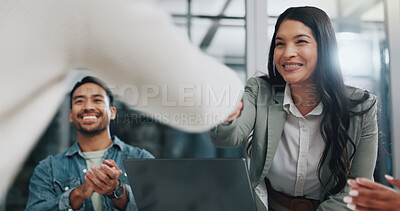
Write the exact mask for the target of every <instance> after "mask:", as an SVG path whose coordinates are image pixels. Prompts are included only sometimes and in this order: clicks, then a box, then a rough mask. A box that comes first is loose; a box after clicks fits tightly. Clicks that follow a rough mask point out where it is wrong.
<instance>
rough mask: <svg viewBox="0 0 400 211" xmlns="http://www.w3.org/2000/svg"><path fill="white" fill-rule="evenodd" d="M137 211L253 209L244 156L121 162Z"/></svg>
mask: <svg viewBox="0 0 400 211" xmlns="http://www.w3.org/2000/svg"><path fill="white" fill-rule="evenodd" d="M124 166H125V170H126V172H127V174H128V179H129V183H130V184H131V187H132V190H133V193H134V197H135V200H136V203H137V205H138V208H139V211H164V210H165V211H224V210H227V211H252V210H256V208H255V205H254V200H253V194H252V190H251V188H250V182H249V177H248V174H247V167H246V164H245V161H244V159H239V158H238V159H129V160H125V161H124Z"/></svg>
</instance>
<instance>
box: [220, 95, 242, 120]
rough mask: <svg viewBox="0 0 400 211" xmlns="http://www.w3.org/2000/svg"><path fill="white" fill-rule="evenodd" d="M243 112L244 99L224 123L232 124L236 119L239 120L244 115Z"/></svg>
mask: <svg viewBox="0 0 400 211" xmlns="http://www.w3.org/2000/svg"><path fill="white" fill-rule="evenodd" d="M242 110H243V99H242V100H241V101H240V102H239V105H238V107H237V108H236V110H235V111H234V112H233V113H232V114H231V115H229V116H228V119H226V120H225V121H224V123H230V122H232V121H233V120H235V119H236V118H238V117H239V116H240V115H241V114H242Z"/></svg>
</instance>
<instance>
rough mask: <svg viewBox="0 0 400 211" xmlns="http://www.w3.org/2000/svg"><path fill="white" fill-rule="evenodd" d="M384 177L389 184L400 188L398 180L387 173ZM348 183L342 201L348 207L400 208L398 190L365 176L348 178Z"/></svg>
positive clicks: (361, 208) (352, 208)
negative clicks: (346, 194) (347, 191)
mask: <svg viewBox="0 0 400 211" xmlns="http://www.w3.org/2000/svg"><path fill="white" fill-rule="evenodd" d="M385 177H386V180H387V181H388V182H389V183H390V184H392V185H394V186H396V187H399V188H400V180H396V179H393V177H391V176H387V175H386V176H385ZM348 184H349V185H350V186H351V190H350V192H349V196H346V197H344V199H343V201H344V202H346V203H347V207H348V208H349V209H351V210H360V211H361V210H400V192H398V191H396V190H394V189H392V188H389V187H387V186H384V185H381V184H379V183H376V182H372V181H371V180H369V179H366V178H357V179H355V180H354V179H350V180H348Z"/></svg>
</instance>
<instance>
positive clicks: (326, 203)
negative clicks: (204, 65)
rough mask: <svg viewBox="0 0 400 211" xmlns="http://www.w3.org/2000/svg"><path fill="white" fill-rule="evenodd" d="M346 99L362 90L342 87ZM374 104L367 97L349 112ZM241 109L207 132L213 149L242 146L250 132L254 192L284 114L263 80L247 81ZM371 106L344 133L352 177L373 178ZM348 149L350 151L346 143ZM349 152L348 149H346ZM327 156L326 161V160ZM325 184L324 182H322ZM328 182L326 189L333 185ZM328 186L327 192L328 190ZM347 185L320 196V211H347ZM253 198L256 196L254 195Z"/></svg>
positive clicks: (375, 141)
mask: <svg viewBox="0 0 400 211" xmlns="http://www.w3.org/2000/svg"><path fill="white" fill-rule="evenodd" d="M346 94H347V95H348V97H349V98H350V99H360V98H361V97H362V96H363V94H364V91H363V90H361V89H357V88H354V87H349V86H348V87H346ZM375 101H376V97H375V96H374V95H372V94H371V95H370V97H369V99H367V100H366V101H365V102H364V103H362V104H360V105H358V106H357V107H356V108H354V109H353V111H362V110H365V109H366V108H369V107H370V106H371V105H372V104H373V103H374V102H375ZM243 103H244V108H243V111H242V114H241V116H240V117H239V118H237V119H236V120H234V121H233V122H232V123H230V124H220V125H218V126H217V127H215V128H213V129H212V130H211V131H210V137H211V140H212V141H213V143H214V145H215V146H217V147H233V146H238V145H241V144H243V143H246V141H247V138H248V136H249V134H250V133H251V132H252V131H253V139H252V149H251V155H250V169H249V177H250V182H251V186H252V188H253V190H254V188H256V187H257V186H258V185H259V184H260V183H263V182H264V178H265V176H266V175H267V173H268V171H269V168H270V166H271V164H272V160H273V158H274V156H275V153H276V149H277V147H278V143H279V141H280V138H281V135H282V131H283V126H284V123H285V121H286V117H287V113H286V112H285V111H284V110H283V92H276V91H275V89H274V88H273V87H272V86H271V85H270V84H269V83H268V82H267V81H266V80H265V79H263V78H250V79H249V80H248V82H247V85H246V87H245V93H244V95H243ZM376 112H377V107H376V103H375V105H374V106H373V107H372V108H371V109H370V110H369V111H368V112H367V113H365V114H364V115H361V116H354V117H352V118H351V119H350V126H349V129H348V133H349V136H350V138H351V139H352V140H353V141H354V142H355V144H356V153H355V155H354V158H353V160H352V161H351V172H352V174H353V175H354V176H356V177H366V178H369V179H373V172H374V167H375V162H376V157H377V150H378V125H377V118H376ZM348 149H353V147H352V146H351V144H348ZM349 151H350V152H351V151H352V150H349ZM329 159H330V157H328V158H327V160H329ZM330 174H331V173H330V170H329V168H328V166H327V165H324V166H323V167H322V173H321V178H322V180H324V179H325V180H327V179H328V176H329V175H330ZM324 182H325V181H324ZM332 183H333V181H331V182H330V183H328V184H329V186H330V187H331V186H332V185H333V184H332ZM329 186H328V189H329ZM349 189H350V188H349V186H348V185H347V186H346V187H345V189H344V190H343V191H342V192H340V193H338V194H336V195H331V196H329V197H328V198H327V199H325V200H324V195H325V192H321V193H320V199H321V202H322V203H321V204H320V206H319V207H318V210H319V211H322V210H347V208H346V204H345V203H344V202H343V197H344V196H346V195H347V193H348V190H349ZM255 196H257V194H255ZM255 200H256V204H257V208H258V210H259V211H260V210H267V208H265V206H264V205H263V204H262V202H261V201H260V199H259V198H258V197H255Z"/></svg>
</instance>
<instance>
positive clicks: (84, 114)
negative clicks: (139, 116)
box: [69, 83, 117, 135]
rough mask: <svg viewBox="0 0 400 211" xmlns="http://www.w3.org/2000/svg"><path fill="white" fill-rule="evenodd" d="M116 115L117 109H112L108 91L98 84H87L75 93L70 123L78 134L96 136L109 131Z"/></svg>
mask: <svg viewBox="0 0 400 211" xmlns="http://www.w3.org/2000/svg"><path fill="white" fill-rule="evenodd" d="M116 113H117V110H116V108H115V107H110V100H109V98H108V96H107V93H106V91H105V90H104V89H103V88H101V87H100V86H99V85H97V84H94V83H86V84H83V85H82V86H80V87H78V88H77V89H76V90H75V92H74V93H73V96H72V108H71V111H70V113H69V121H70V122H72V123H73V124H74V125H75V128H76V129H77V130H78V132H80V133H82V134H86V135H95V134H99V133H101V132H103V131H105V130H108V127H109V124H110V120H113V119H115V115H116Z"/></svg>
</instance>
